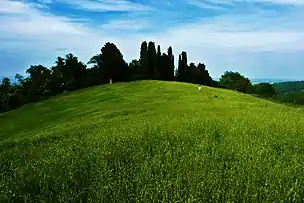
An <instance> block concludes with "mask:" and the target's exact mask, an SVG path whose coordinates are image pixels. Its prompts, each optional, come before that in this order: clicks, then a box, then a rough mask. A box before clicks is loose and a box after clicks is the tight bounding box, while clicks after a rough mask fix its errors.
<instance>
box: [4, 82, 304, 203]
mask: <svg viewBox="0 0 304 203" xmlns="http://www.w3.org/2000/svg"><path fill="white" fill-rule="evenodd" d="M215 95H216V96H217V97H215ZM0 123H1V131H0V148H1V150H0V160H1V164H0V177H1V178H0V191H1V193H0V202H7V201H9V200H11V201H24V200H27V201H32V202H42V201H55V202H67V201H80V200H82V201H86V200H88V201H89V202H107V201H111V202H125V201H129V202H130V201H131V202H156V201H158V200H159V201H182V202H185V201H189V202H197V201H202V202H207V201H212V202H216V201H220V202H226V201H227V202H228V201H245V202H256V201H265V202H269V201H271V202H279V201H301V200H302V199H303V194H304V193H303V192H304V176H303V175H302V174H303V173H302V171H303V168H304V159H303V158H304V153H303V152H304V142H303V139H304V137H303V136H304V125H303V123H304V112H303V110H299V109H296V108H292V107H288V106H285V105H282V104H278V103H273V102H271V101H267V100H262V99H259V98H256V97H254V96H251V95H248V94H242V93H238V92H235V91H231V90H225V89H218V88H212V87H206V86H203V88H202V91H201V92H198V91H197V85H193V84H188V83H178V82H160V81H137V82H130V83H115V84H111V85H103V86H94V87H90V88H86V89H81V90H77V91H74V92H70V93H67V94H64V95H61V96H56V97H53V98H51V99H49V100H46V101H42V102H38V103H31V104H27V105H25V106H23V107H21V108H20V109H17V110H14V111H11V112H6V113H3V114H1V115H0Z"/></svg>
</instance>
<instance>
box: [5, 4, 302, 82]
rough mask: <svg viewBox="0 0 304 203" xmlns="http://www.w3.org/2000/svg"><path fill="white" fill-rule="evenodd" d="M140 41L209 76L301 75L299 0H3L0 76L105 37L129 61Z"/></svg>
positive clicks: (85, 53)
mask: <svg viewBox="0 0 304 203" xmlns="http://www.w3.org/2000/svg"><path fill="white" fill-rule="evenodd" d="M143 40H146V41H150V40H152V41H155V42H156V44H160V45H161V48H162V51H165V50H166V49H167V47H168V46H170V45H172V47H173V51H174V54H175V56H176V59H177V58H178V57H177V55H178V54H179V53H180V52H181V51H187V53H188V60H189V61H192V62H195V63H197V62H204V63H205V64H206V65H207V68H208V70H209V72H210V73H211V75H212V76H213V77H218V76H220V75H221V74H222V73H223V72H224V71H226V70H232V71H239V72H241V73H242V74H244V75H246V76H248V77H250V78H273V79H304V0H0V75H1V76H13V75H15V73H17V72H18V73H24V71H25V70H26V69H27V68H28V67H29V66H30V65H31V64H33V65H34V64H42V65H46V66H51V65H53V63H54V61H55V59H56V57H57V56H64V55H65V54H67V53H69V52H72V53H74V54H75V55H77V56H78V57H79V58H80V60H82V61H83V62H87V61H88V59H89V58H90V56H92V55H93V54H96V53H98V52H99V50H100V48H101V47H102V46H103V45H104V44H105V42H108V41H109V42H114V43H115V44H116V45H117V46H118V47H119V48H120V50H121V52H122V53H123V55H124V58H125V60H126V61H130V60H131V59H133V58H138V57H139V47H140V43H141V42H142V41H143Z"/></svg>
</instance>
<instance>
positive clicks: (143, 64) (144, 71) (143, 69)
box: [139, 41, 148, 79]
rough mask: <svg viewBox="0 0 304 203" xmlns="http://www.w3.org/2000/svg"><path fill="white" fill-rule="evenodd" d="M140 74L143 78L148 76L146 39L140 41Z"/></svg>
mask: <svg viewBox="0 0 304 203" xmlns="http://www.w3.org/2000/svg"><path fill="white" fill-rule="evenodd" d="M139 63H140V74H141V77H142V78H143V79H147V78H148V44H147V42H146V41H144V42H142V43H141V47H140V59H139Z"/></svg>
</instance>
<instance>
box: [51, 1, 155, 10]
mask: <svg viewBox="0 0 304 203" xmlns="http://www.w3.org/2000/svg"><path fill="white" fill-rule="evenodd" d="M54 2H61V3H65V4H68V5H71V6H73V7H74V8H76V9H84V10H89V11H97V12H105V11H127V12H130V11H151V10H153V9H152V8H151V7H149V6H145V5H142V4H138V3H133V2H131V1H126V0H119V1H115V0H113V1H109V0H108V1H105V0H54Z"/></svg>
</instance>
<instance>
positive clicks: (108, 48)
mask: <svg viewBox="0 0 304 203" xmlns="http://www.w3.org/2000/svg"><path fill="white" fill-rule="evenodd" d="M101 60H102V64H103V68H104V73H105V75H106V77H107V79H108V81H109V80H110V79H112V81H113V82H120V81H124V80H125V79H126V78H127V75H126V74H127V72H126V71H127V64H126V62H125V61H124V59H123V56H122V54H121V52H120V51H119V49H118V48H117V47H116V45H115V44H113V43H110V42H107V43H106V44H105V45H104V46H103V47H102V48H101Z"/></svg>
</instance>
